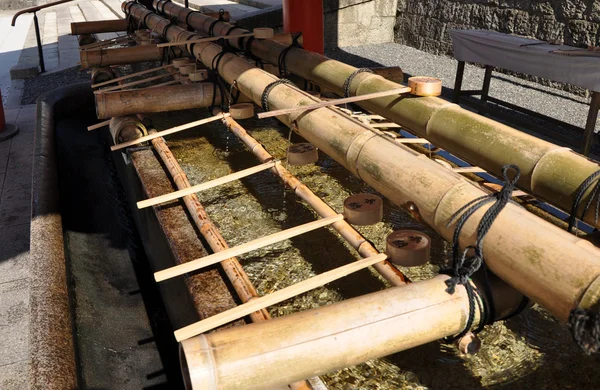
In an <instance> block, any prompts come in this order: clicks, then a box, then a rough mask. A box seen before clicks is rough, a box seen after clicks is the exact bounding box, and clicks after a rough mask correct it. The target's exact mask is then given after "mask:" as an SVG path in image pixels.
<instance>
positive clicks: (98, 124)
mask: <svg viewBox="0 0 600 390" xmlns="http://www.w3.org/2000/svg"><path fill="white" fill-rule="evenodd" d="M109 124H110V119H109V120H106V121H103V122H100V123H96V124H95V125H92V126H88V128H87V129H88V131H92V130H96V129H99V128H101V127H104V126H108V125H109Z"/></svg>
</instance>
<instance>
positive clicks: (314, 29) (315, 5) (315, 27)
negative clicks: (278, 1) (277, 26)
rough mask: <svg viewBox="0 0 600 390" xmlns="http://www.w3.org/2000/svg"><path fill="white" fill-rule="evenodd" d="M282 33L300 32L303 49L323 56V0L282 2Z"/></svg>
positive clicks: (284, 0) (288, 0)
mask: <svg viewBox="0 0 600 390" xmlns="http://www.w3.org/2000/svg"><path fill="white" fill-rule="evenodd" d="M283 30H284V32H296V31H301V32H302V38H303V40H304V48H305V49H306V50H310V51H314V52H316V53H319V54H323V49H324V43H323V0H283Z"/></svg>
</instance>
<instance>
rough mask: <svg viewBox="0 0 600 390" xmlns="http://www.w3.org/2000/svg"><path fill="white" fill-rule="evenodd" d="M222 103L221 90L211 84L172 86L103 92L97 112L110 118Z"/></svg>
mask: <svg viewBox="0 0 600 390" xmlns="http://www.w3.org/2000/svg"><path fill="white" fill-rule="evenodd" d="M215 93H216V94H217V95H216V96H215V103H216V104H220V103H221V93H220V91H219V89H218V88H216V89H215V88H214V86H213V85H212V84H211V83H197V84H185V85H168V86H163V87H154V88H145V89H130V90H127V91H112V92H106V93H99V94H97V95H95V97H96V114H97V115H98V118H99V119H107V118H112V117H118V116H125V115H135V114H138V113H140V112H144V113H149V112H164V111H176V110H187V109H190V108H203V107H209V106H210V105H211V104H212V101H213V94H215Z"/></svg>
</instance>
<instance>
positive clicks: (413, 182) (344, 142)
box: [128, 3, 600, 321]
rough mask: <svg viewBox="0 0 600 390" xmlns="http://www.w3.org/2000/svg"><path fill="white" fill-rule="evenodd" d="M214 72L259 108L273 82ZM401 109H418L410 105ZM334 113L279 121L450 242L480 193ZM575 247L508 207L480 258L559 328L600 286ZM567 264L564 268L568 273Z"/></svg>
mask: <svg viewBox="0 0 600 390" xmlns="http://www.w3.org/2000/svg"><path fill="white" fill-rule="evenodd" d="M129 4H130V5H129V6H128V7H129V11H130V14H131V15H132V16H133V17H134V18H136V20H141V19H143V20H144V21H145V23H146V24H147V25H148V26H149V27H152V26H157V25H158V24H159V23H164V20H165V19H163V18H161V17H160V16H158V15H155V14H152V13H150V12H149V11H147V10H146V9H145V8H143V7H141V6H139V5H136V4H132V3H129ZM217 26H218V25H217ZM182 33H184V30H182V29H180V28H177V27H176V26H172V27H171V28H169V29H168V30H167V36H166V38H167V40H169V41H173V40H178V39H181V38H178V36H179V35H180V34H182ZM234 42H235V41H234ZM192 50H193V53H191V54H193V55H194V56H196V57H197V58H198V59H199V60H200V61H202V63H204V64H205V65H208V66H210V65H211V64H212V61H213V60H214V58H215V57H216V56H217V55H220V53H221V51H222V49H221V48H220V47H219V46H218V45H215V44H212V43H204V44H196V45H194V46H193V48H192ZM292 52H294V50H292V51H291V52H290V53H292ZM289 60H290V59H289V58H288V63H289ZM218 71H219V74H220V75H221V76H222V77H223V79H224V80H225V82H227V83H229V84H232V83H233V82H234V81H235V82H236V85H237V86H238V88H239V89H240V91H241V93H243V94H244V95H246V96H249V97H252V98H253V99H254V101H255V102H256V103H260V97H261V95H262V92H263V91H264V89H265V88H266V86H268V85H269V84H270V83H272V82H273V80H276V79H275V78H274V77H273V76H272V75H270V74H268V73H266V72H264V71H262V70H260V69H257V68H256V67H253V66H252V65H250V64H249V63H247V62H246V61H244V60H243V59H240V58H238V57H237V56H235V55H233V54H231V53H227V54H225V55H223V60H222V61H220V63H219V69H218ZM361 76H364V75H362V74H360V75H358V76H357V77H356V79H359V78H360V77H361ZM371 77H378V76H371ZM377 80H383V79H380V78H377ZM303 99H306V96H305V95H304V94H303V93H301V92H298V91H296V90H295V89H293V88H275V89H273V91H272V92H271V94H270V95H269V97H268V100H269V104H270V105H271V106H272V107H274V108H275V109H280V108H290V107H294V106H297V105H298V104H300V102H301V101H302V100H303ZM424 99H431V98H424ZM396 100H399V101H401V102H404V101H408V102H419V101H421V98H412V97H410V98H403V99H396V98H391V99H388V98H381V99H376V101H377V102H379V101H386V102H387V104H392V105H393V102H394V101H396ZM429 101H431V100H429ZM419 104H421V103H419ZM444 104H447V103H444ZM403 107H413V108H414V107H417V106H414V105H413V104H412V103H411V104H410V105H409V106H404V105H403ZM429 108H431V107H429ZM405 109H406V108H405ZM332 112H335V110H333V109H330V108H327V107H325V108H320V109H316V110H313V111H311V112H309V113H306V114H302V115H294V114H289V115H287V116H285V117H279V119H280V120H281V121H282V122H284V123H285V124H286V125H288V126H292V125H293V122H294V121H295V125H296V127H294V128H295V129H296V131H297V132H298V133H299V134H300V135H301V136H302V137H304V138H305V139H306V140H307V141H309V142H311V143H312V144H314V145H315V146H317V147H319V148H320V150H322V151H323V152H324V153H326V154H328V155H329V156H330V157H332V158H333V159H335V160H336V161H338V162H339V163H340V164H342V165H343V166H345V167H346V168H347V169H348V170H350V171H351V172H352V173H353V174H355V175H356V176H358V177H360V178H361V179H363V180H364V181H365V182H366V183H368V184H369V185H371V186H372V187H373V188H375V189H377V190H378V191H379V192H381V193H382V194H383V195H384V196H386V197H388V198H389V199H390V200H391V201H392V202H394V203H396V204H398V205H404V204H407V203H409V204H411V203H412V204H413V205H414V208H415V209H416V210H418V212H419V213H420V216H421V218H422V219H423V221H424V222H426V223H427V224H429V225H430V226H432V227H434V228H435V230H436V231H437V232H438V233H439V234H440V235H441V236H442V237H444V238H445V239H446V240H452V238H453V234H454V231H453V228H454V226H453V225H452V226H449V227H448V226H446V225H447V223H448V220H449V218H450V216H451V215H452V214H453V213H454V212H455V211H457V210H458V209H459V208H460V207H462V206H463V205H465V204H466V203H468V202H470V201H471V200H473V199H475V198H478V197H481V196H483V195H485V192H484V191H482V190H481V189H480V188H476V187H474V186H473V185H472V184H471V183H469V182H468V181H466V179H465V178H464V177H462V176H460V175H458V174H456V173H453V172H451V171H449V170H447V169H442V168H441V167H440V166H439V164H437V163H436V162H434V161H430V160H429V159H427V158H426V157H424V156H422V155H420V154H418V153H417V152H415V151H412V150H410V149H409V148H406V147H404V146H403V145H399V144H398V143H397V142H395V141H394V140H392V139H390V138H389V137H382V136H379V135H377V134H375V133H374V132H373V129H371V128H369V127H368V126H366V125H364V124H361V123H360V122H358V121H356V120H354V119H352V118H349V117H347V116H344V115H331V113H332ZM410 117H411V118H412V119H411V120H413V121H417V120H421V119H420V118H421V115H420V111H418V108H417V109H416V111H415V112H411V113H410ZM332 140H335V142H332ZM516 163H517V164H518V163H519V162H518V161H516ZM477 165H479V166H482V167H484V166H483V165H481V164H477ZM406 167H410V169H406ZM484 168H485V167H484ZM433 183H435V185H432V184H433ZM486 208H487V207H483V208H482V209H480V210H478V211H477V212H475V213H474V214H473V216H472V217H471V218H470V219H469V220H468V221H467V223H466V224H465V225H464V227H463V229H462V231H461V233H460V236H459V238H460V246H461V248H465V247H466V246H468V245H472V244H473V241H474V237H475V236H476V230H477V225H478V222H479V221H480V219H481V218H482V216H483V213H484V212H485V210H486ZM515 221H519V222H518V223H515ZM580 241H582V240H581V239H579V238H577V237H574V236H572V235H570V234H568V233H566V232H564V231H562V230H560V229H559V228H557V227H555V226H553V225H551V224H550V223H548V222H546V221H544V220H542V219H540V218H538V217H535V216H533V215H532V214H530V213H528V212H527V211H526V210H523V209H520V208H518V207H516V206H515V205H513V204H508V205H507V206H506V207H505V208H504V209H503V211H502V212H501V213H500V215H499V216H498V218H497V219H496V221H495V223H494V225H493V227H492V229H491V230H490V231H489V233H488V234H487V236H486V239H485V242H484V252H485V256H486V263H487V265H488V267H489V268H490V269H491V270H492V271H493V272H495V273H496V274H497V275H498V276H500V277H501V278H502V279H504V280H505V281H507V282H509V283H510V284H511V285H512V286H513V287H515V288H517V289H519V290H520V291H521V292H523V293H525V294H526V295H527V296H529V297H530V298H532V299H533V300H534V301H536V302H537V303H539V304H541V305H542V306H544V307H545V308H546V309H548V310H549V311H550V312H552V313H553V314H554V315H555V316H557V317H558V318H559V319H561V320H563V321H564V320H566V319H567V318H568V316H569V314H570V311H571V310H572V309H573V308H575V307H577V305H578V303H579V302H580V298H581V297H582V296H584V295H586V294H587V295H588V296H591V297H594V294H595V287H594V284H593V283H594V281H595V280H596V279H600V251H599V250H598V249H596V248H593V247H590V246H589V245H584V244H578V242H580ZM565 264H569V266H568V267H565ZM534 275H535V277H533V276H534ZM557 286H560V288H557ZM598 296H600V294H598ZM593 300H594V299H592V301H593ZM596 300H597V299H596Z"/></svg>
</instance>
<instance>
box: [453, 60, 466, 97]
mask: <svg viewBox="0 0 600 390" xmlns="http://www.w3.org/2000/svg"><path fill="white" fill-rule="evenodd" d="M464 75H465V62H464V61H458V67H457V68H456V79H454V95H453V97H452V102H454V103H456V104H458V103H459V101H460V89H461V88H462V82H463V76H464Z"/></svg>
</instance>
